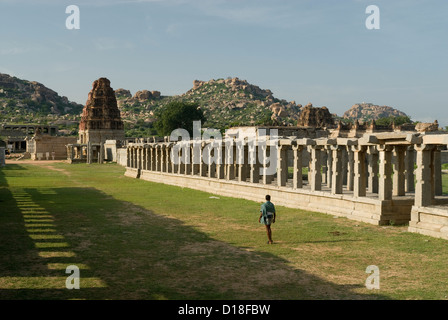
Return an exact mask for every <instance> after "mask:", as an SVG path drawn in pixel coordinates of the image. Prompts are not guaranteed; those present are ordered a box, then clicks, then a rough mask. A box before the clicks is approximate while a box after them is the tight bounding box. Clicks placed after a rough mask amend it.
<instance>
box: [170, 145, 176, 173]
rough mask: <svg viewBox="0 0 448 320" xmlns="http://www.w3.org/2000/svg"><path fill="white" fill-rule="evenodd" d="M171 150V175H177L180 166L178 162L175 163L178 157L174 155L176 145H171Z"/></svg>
mask: <svg viewBox="0 0 448 320" xmlns="http://www.w3.org/2000/svg"><path fill="white" fill-rule="evenodd" d="M170 149H171V150H170V163H171V173H177V170H178V165H177V164H176V162H175V161H176V158H177V156H176V155H175V154H174V150H175V148H174V144H173V145H171V148H170Z"/></svg>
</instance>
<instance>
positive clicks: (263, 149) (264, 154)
mask: <svg viewBox="0 0 448 320" xmlns="http://www.w3.org/2000/svg"><path fill="white" fill-rule="evenodd" d="M260 147H261V152H262V158H263V184H271V182H272V180H273V179H274V178H273V175H272V174H268V155H267V153H268V148H269V146H267V145H266V144H264V145H261V146H260Z"/></svg>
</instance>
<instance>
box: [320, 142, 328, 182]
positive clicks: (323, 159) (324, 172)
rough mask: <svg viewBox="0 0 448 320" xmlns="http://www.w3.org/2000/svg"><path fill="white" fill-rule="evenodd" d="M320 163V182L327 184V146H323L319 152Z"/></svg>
mask: <svg viewBox="0 0 448 320" xmlns="http://www.w3.org/2000/svg"><path fill="white" fill-rule="evenodd" d="M321 163H322V170H321V171H322V183H323V184H327V185H328V153H327V148H326V147H323V148H322V152H321Z"/></svg>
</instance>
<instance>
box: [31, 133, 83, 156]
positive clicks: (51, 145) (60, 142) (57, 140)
mask: <svg viewBox="0 0 448 320" xmlns="http://www.w3.org/2000/svg"><path fill="white" fill-rule="evenodd" d="M76 140H77V138H76V137H53V136H49V135H37V136H34V137H33V138H31V139H30V140H29V141H28V144H32V146H31V147H30V148H29V150H33V152H32V153H31V152H30V154H31V160H53V159H54V160H65V159H67V147H66V146H67V145H68V144H71V143H75V142H76Z"/></svg>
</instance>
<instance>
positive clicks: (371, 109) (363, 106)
mask: <svg viewBox="0 0 448 320" xmlns="http://www.w3.org/2000/svg"><path fill="white" fill-rule="evenodd" d="M342 117H343V118H344V119H351V120H362V121H370V120H378V119H380V118H389V117H408V115H407V114H405V113H404V112H402V111H400V110H397V109H394V108H392V107H388V106H377V105H374V104H372V103H359V104H355V105H353V106H352V107H351V108H350V109H349V110H347V111H346V112H345V113H344V115H343V116H342Z"/></svg>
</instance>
